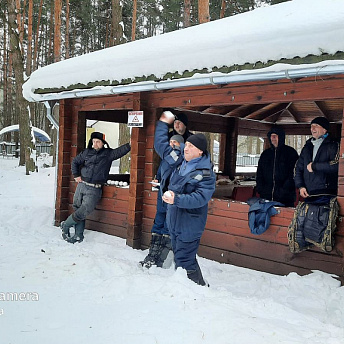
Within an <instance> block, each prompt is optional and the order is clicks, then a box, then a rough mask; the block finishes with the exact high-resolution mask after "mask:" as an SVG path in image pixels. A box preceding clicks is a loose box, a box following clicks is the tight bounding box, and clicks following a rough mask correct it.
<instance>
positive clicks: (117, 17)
mask: <svg viewBox="0 0 344 344" xmlns="http://www.w3.org/2000/svg"><path fill="white" fill-rule="evenodd" d="M111 3H112V25H111V32H112V34H111V41H110V45H111V46H113V45H119V44H121V43H123V27H122V25H121V22H122V6H121V4H120V0H112V2H111Z"/></svg>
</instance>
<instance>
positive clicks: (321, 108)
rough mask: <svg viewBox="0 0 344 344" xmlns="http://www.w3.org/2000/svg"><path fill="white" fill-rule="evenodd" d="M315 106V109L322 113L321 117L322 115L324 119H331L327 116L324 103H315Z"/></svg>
mask: <svg viewBox="0 0 344 344" xmlns="http://www.w3.org/2000/svg"><path fill="white" fill-rule="evenodd" d="M313 104H314V105H315V107H316V108H317V109H318V110H319V112H320V114H319V115H320V116H323V117H325V118H327V119H329V117H328V115H327V111H326V109H325V107H324V105H323V103H322V102H313Z"/></svg>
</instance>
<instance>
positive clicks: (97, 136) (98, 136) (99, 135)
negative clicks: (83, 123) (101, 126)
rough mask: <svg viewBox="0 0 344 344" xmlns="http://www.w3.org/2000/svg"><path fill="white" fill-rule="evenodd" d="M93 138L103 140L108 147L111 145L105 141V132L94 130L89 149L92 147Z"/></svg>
mask: <svg viewBox="0 0 344 344" xmlns="http://www.w3.org/2000/svg"><path fill="white" fill-rule="evenodd" d="M93 139H98V140H101V141H102V142H103V143H104V145H107V146H108V147H110V146H109V144H108V143H107V142H106V141H105V134H103V133H100V132H99V131H94V132H93V133H92V134H91V138H90V140H89V141H88V145H87V148H89V149H91V148H92V140H93Z"/></svg>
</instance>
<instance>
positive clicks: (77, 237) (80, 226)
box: [67, 220, 86, 244]
mask: <svg viewBox="0 0 344 344" xmlns="http://www.w3.org/2000/svg"><path fill="white" fill-rule="evenodd" d="M85 222H86V221H85V220H82V221H80V222H78V223H77V224H76V225H75V226H74V227H75V234H74V235H73V236H72V237H71V238H68V239H67V242H69V243H71V244H75V243H76V242H82V241H83V240H84V229H85Z"/></svg>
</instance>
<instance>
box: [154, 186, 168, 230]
mask: <svg viewBox="0 0 344 344" xmlns="http://www.w3.org/2000/svg"><path fill="white" fill-rule="evenodd" d="M166 211H167V203H165V202H164V201H163V200H162V198H161V192H160V190H159V192H158V198H157V200H156V214H155V218H154V224H153V227H152V233H156V234H161V235H163V234H169V231H168V228H167V225H166Z"/></svg>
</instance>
